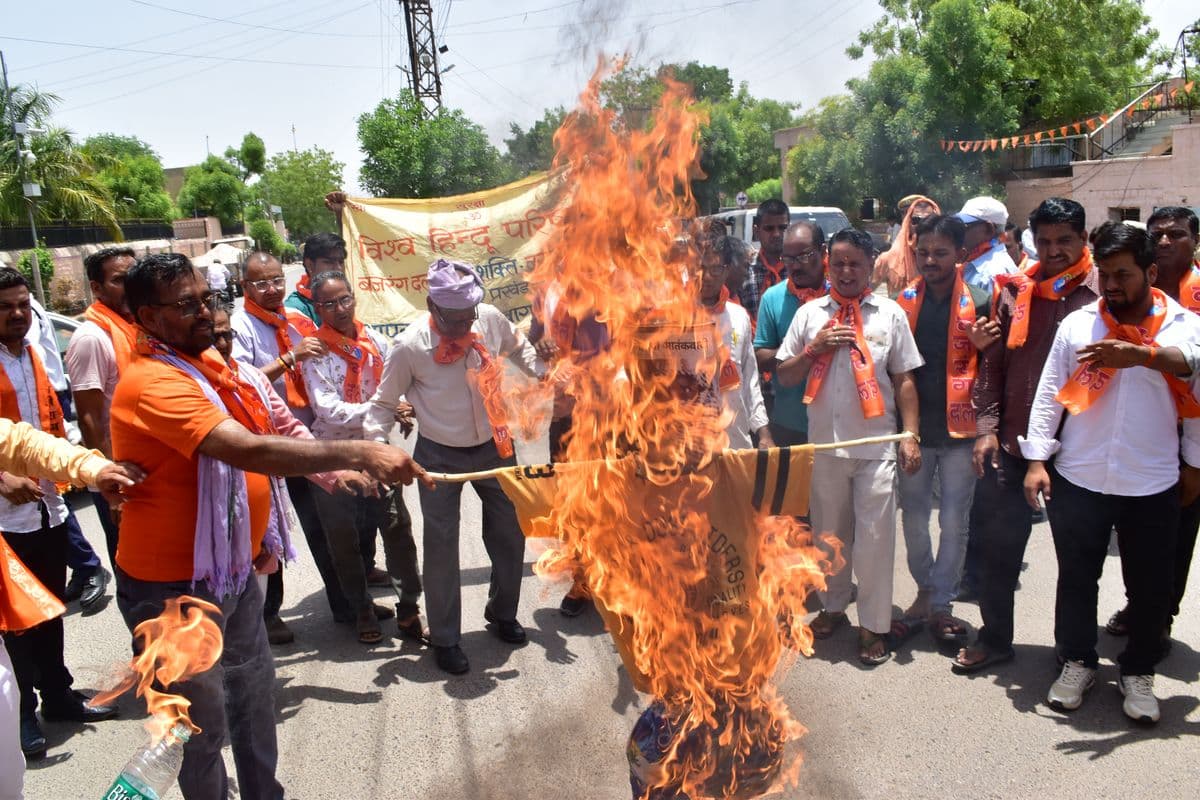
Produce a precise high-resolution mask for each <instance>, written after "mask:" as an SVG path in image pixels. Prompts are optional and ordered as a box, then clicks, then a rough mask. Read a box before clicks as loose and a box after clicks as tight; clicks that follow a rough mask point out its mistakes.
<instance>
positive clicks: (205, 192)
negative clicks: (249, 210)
mask: <svg viewBox="0 0 1200 800" xmlns="http://www.w3.org/2000/svg"><path fill="white" fill-rule="evenodd" d="M247 199H248V192H247V190H246V185H245V184H244V183H242V178H241V174H240V173H239V171H238V168H237V167H236V166H235V165H233V164H231V163H230V162H229V161H226V160H225V159H223V158H221V157H220V156H209V157H208V158H206V159H204V162H203V163H202V164H199V165H198V166H194V167H188V168H187V170H186V171H185V172H184V173H183V187H182V188H180V190H179V209H180V211H182V212H183V213H185V214H193V215H196V216H202V215H204V214H212V215H213V216H215V217H217V218H218V219H220V220H221V224H222V225H224V226H226V227H232V226H233V225H236V224H238V223H239V222H241V221H242V207H243V205H244V204H245V202H246V200H247Z"/></svg>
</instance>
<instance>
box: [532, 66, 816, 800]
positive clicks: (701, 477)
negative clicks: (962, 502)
mask: <svg viewBox="0 0 1200 800" xmlns="http://www.w3.org/2000/svg"><path fill="white" fill-rule="evenodd" d="M605 76H606V70H605V68H604V66H603V65H601V67H600V68H599V69H598V70H597V72H596V74H595V75H593V77H592V80H591V82H590V83H589V85H588V88H587V90H586V91H585V92H584V94H583V95H582V97H581V100H580V105H579V107H578V108H577V109H576V110H575V111H574V112H572V113H571V114H570V115H568V117H567V118H566V120H565V121H564V122H563V124H562V126H561V128H560V129H559V130H558V132H557V133H556V134H555V137H554V141H555V145H556V150H557V154H556V156H555V167H556V168H558V169H563V170H565V172H566V175H567V178H568V181H569V183H570V184H571V185H572V186H573V191H572V193H571V196H570V197H569V198H567V199H566V200H564V201H563V204H562V206H561V207H560V208H559V209H558V211H557V212H556V213H557V216H558V218H559V219H561V224H558V225H555V226H554V228H553V229H552V230H551V232H550V234H549V238H548V241H547V243H546V245H545V248H544V253H545V258H544V259H542V260H541V261H540V262H539V264H538V266H536V267H535V268H534V270H533V273H532V274H531V276H530V282H531V283H532V284H533V285H535V286H543V287H545V286H548V285H550V284H551V283H553V284H554V285H555V286H556V287H557V289H558V290H559V295H560V300H559V302H560V304H563V305H564V306H565V307H566V309H567V311H569V313H570V315H571V316H572V317H573V318H575V319H577V320H582V319H585V318H587V317H588V316H589V315H595V317H596V318H597V319H598V320H599V321H600V322H602V323H603V324H604V325H605V326H606V327H607V329H608V332H609V337H610V342H609V344H608V347H607V348H606V349H604V350H603V351H602V352H601V353H599V354H598V355H591V354H589V355H588V356H580V355H578V354H573V353H570V352H567V353H563V354H562V357H561V359H560V360H558V361H557V362H555V364H554V365H553V367H552V369H553V375H552V378H553V381H552V382H553V383H555V384H557V385H560V386H565V387H566V388H565V391H566V392H567V393H568V394H569V395H571V397H572V399H573V400H574V409H573V413H572V426H571V430H570V432H569V434H568V436H567V440H566V461H567V462H585V461H591V462H592V463H591V464H588V465H584V464H578V463H575V464H572V463H567V464H564V465H561V469H556V471H557V472H561V473H562V474H563V475H564V476H566V475H569V476H571V477H570V479H569V480H563V481H559V482H558V484H557V488H556V490H555V491H556V495H555V503H554V510H553V511H552V512H551V515H550V517H549V518H548V519H545V520H539V521H538V522H537V523H536V524H537V526H538V527H539V528H540V529H543V530H545V531H546V532H547V533H551V532H554V533H556V534H557V535H558V537H559V538H560V540H561V541H560V542H559V543H558V544H557V545H556V546H555V547H553V548H552V549H550V550H548V551H547V552H545V553H543V554H542V556H541V557H540V558H539V561H538V565H537V571H538V573H539V574H540V575H543V576H553V575H558V576H561V575H564V574H565V573H580V574H581V575H582V576H583V578H584V579H585V581H586V583H587V585H588V587H589V588H590V590H591V591H592V593H593V595H594V597H595V598H596V600H597V601H598V608H600V610H601V613H602V614H603V615H604V616H605V621H606V623H607V624H608V626H609V629H610V631H611V632H612V633H613V635H614V639H615V640H616V642H617V645H618V649H619V650H620V651H621V655H622V658H623V660H624V662H625V664H626V667H627V668H628V669H629V671H630V673H631V675H632V676H633V679H634V681H635V684H636V685H637V686H638V688H639V689H641V690H643V691H647V692H649V693H651V694H652V695H654V696H655V697H656V698H658V699H660V700H662V701H663V702H664V703H665V704H666V707H667V708H668V710H669V711H670V713H671V714H672V716H673V718H674V719H677V720H678V723H677V728H678V731H679V733H678V735H677V736H676V737H675V738H674V740H673V741H674V743H673V744H672V745H671V746H670V748H669V751H668V753H667V754H666V757H665V759H664V760H663V761H662V762H661V763H660V764H658V765H657V770H656V773H655V775H654V776H653V777H652V778H651V781H652V784H651V785H650V787H649V789H650V790H653V789H655V788H661V787H667V786H673V787H680V788H682V789H683V790H684V791H685V792H686V793H687V794H688V795H689V796H691V797H697V798H699V797H709V796H716V797H752V796H757V795H759V794H761V793H762V792H764V791H766V790H767V789H768V788H770V787H771V786H772V785H773V784H774V785H778V784H779V783H781V782H782V781H790V782H794V780H795V776H796V773H797V770H798V769H799V764H800V761H799V757H798V754H793V755H791V756H789V757H788V759H786V760H788V761H790V765H789V766H781V762H783V761H784V760H785V759H784V758H783V749H784V746H785V744H786V743H787V742H788V741H791V740H794V739H796V738H798V737H799V736H801V735H802V734H803V733H804V728H803V727H802V726H801V725H800V724H799V723H798V722H796V721H795V720H794V719H792V717H791V716H790V714H789V712H788V710H787V708H786V706H785V704H784V703H783V701H782V700H781V699H780V698H779V696H778V694H777V692H776V690H775V687H774V686H773V684H772V682H771V681H772V678H773V676H774V674H775V672H776V669H777V667H778V665H779V662H780V660H781V656H782V655H783V653H784V651H785V645H787V646H790V647H794V648H796V649H799V650H801V651H803V652H805V653H811V644H812V634H811V631H810V630H809V629H808V628H807V627H806V626H805V625H804V624H803V622H802V617H803V615H804V614H805V608H804V600H805V598H806V596H807V595H808V593H809V592H810V591H811V590H812V589H813V588H822V587H823V586H824V576H825V574H828V573H829V572H831V571H832V570H833V569H835V568H836V567H837V564H836V563H831V557H830V556H829V555H828V553H827V552H823V551H821V550H819V549H818V548H817V547H816V546H815V545H814V542H813V537H812V535H811V531H809V530H808V528H807V527H804V526H801V525H799V524H798V523H797V522H795V521H794V520H793V519H791V518H784V517H769V518H768V517H760V518H759V519H758V522H757V530H758V535H757V536H751V537H749V539H748V543H747V548H748V549H749V550H750V552H747V553H745V554H744V559H745V563H742V559H743V556H742V555H739V556H738V557H736V558H732V559H729V560H727V559H726V558H725V557H724V555H723V548H724V540H723V537H724V534H723V533H722V532H720V531H718V530H717V528H716V527H715V523H714V522H713V520H712V517H711V516H710V515H713V514H717V513H719V508H718V507H719V506H720V504H722V503H726V502H730V501H731V500H732V498H730V497H728V496H726V497H724V498H723V497H722V496H721V491H722V488H721V487H720V486H718V485H717V480H716V475H717V473H716V471H715V470H713V469H711V467H712V466H713V465H714V463H715V461H716V458H717V455H718V454H719V453H720V452H721V451H722V450H724V449H725V448H726V447H727V446H728V436H727V434H726V432H725V426H726V425H727V424H728V422H729V418H728V415H726V414H723V413H722V411H721V401H720V389H719V373H720V367H721V365H722V360H723V357H722V349H721V347H720V346H719V345H718V344H717V340H718V339H719V336H718V335H717V334H716V331H715V325H714V323H713V317H712V315H711V314H710V313H709V312H708V311H706V310H704V309H702V308H701V307H700V304H699V302H698V295H697V292H698V285H699V283H700V281H698V280H695V279H694V278H693V279H691V280H689V278H688V276H687V273H688V271H689V270H694V268H695V266H696V261H697V256H696V251H695V249H694V247H687V246H685V247H680V246H678V239H679V232H680V229H681V226H680V220H682V219H685V218H688V217H692V216H694V214H695V204H694V201H693V198H692V194H691V189H690V181H691V180H692V179H693V178H696V177H699V176H700V173H699V169H698V153H699V138H700V126H701V124H702V123H703V121H704V118H703V116H702V114H701V113H700V112H699V111H697V110H696V109H695V108H694V105H693V100H692V98H691V97H690V96H689V95H688V93H687V91H686V89H685V87H684V86H683V85H681V84H679V83H676V82H674V81H672V80H669V79H668V80H667V81H666V82H665V83H666V90H665V92H664V94H663V96H662V98H661V101H660V102H659V104H658V106H657V108H656V109H655V110H654V112H653V113H652V115H651V119H650V121H649V122H648V123H647V124H645V125H641V124H636V125H635V124H629V123H628V121H627V120H623V119H621V118H619V117H618V116H617V114H616V113H615V112H614V111H613V110H612V109H611V108H606V107H605V105H604V104H603V102H602V98H601V82H602V79H603V78H604V77H605ZM678 354H686V357H682V358H681V357H679V355H678ZM631 464H636V469H634V468H631V466H630V465H631ZM737 500H738V501H740V502H742V503H744V504H745V506H746V508H749V507H750V498H749V496H748V493H747V496H745V497H738V498H737ZM726 552H727V551H726ZM835 552H836V551H835ZM832 560H836V556H834V557H832ZM714 575H717V576H718V580H719V579H720V578H724V577H728V578H729V583H730V586H731V587H733V586H737V587H742V588H743V589H744V591H745V594H744V595H742V596H738V595H737V592H735V591H734V590H733V588H730V590H729V591H728V592H726V593H725V594H714V593H713V592H712V590H711V587H712V583H711V580H712V579H713V576H714ZM738 591H741V589H739V590H738ZM685 741H686V742H688V745H687V746H686V747H684V746H683V742H685ZM697 742H699V746H696V743H697ZM793 750H794V748H793ZM764 754H765V757H764Z"/></svg>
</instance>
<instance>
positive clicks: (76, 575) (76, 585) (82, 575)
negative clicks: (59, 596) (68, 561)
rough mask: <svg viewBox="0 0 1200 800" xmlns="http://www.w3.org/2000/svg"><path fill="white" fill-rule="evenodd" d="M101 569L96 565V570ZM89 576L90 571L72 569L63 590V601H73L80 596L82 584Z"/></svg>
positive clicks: (90, 575)
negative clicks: (69, 578)
mask: <svg viewBox="0 0 1200 800" xmlns="http://www.w3.org/2000/svg"><path fill="white" fill-rule="evenodd" d="M102 569H104V568H103V567H97V568H96V572H99V571H100V570H102ZM91 578H92V574H91V573H87V572H82V571H80V570H74V571H72V572H71V580H69V581H67V588H66V589H65V590H64V591H63V602H64V603H74V602H75V601H76V600H78V599H79V598H80V597H82V596H83V587H84V584H86V583H87V582H88V581H89V580H91Z"/></svg>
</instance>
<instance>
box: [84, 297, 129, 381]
mask: <svg viewBox="0 0 1200 800" xmlns="http://www.w3.org/2000/svg"><path fill="white" fill-rule="evenodd" d="M83 317H84V319H86V320H88V321H89V322H92V323H94V324H95V325H96V326H97V327H98V328H100V330H102V331H104V332H105V333H107V334H108V338H110V339H112V343H113V352H114V353H115V354H116V357H117V374H118V375H120V374H121V373H122V372H124V371H125V367H127V366H129V362H130V360H131V359H132V358H133V350H134V345H135V343H136V342H137V328H135V327H134V325H133V323H132V322H130V321H128V320H126V319H125V318H124V317H122V316H121V315H120V314H118V313H117V312H116V311H113V310H112V309H111V308H109V307H108V306H106V305H104V303H101V302H95V303H92V304H91V305H90V306H88V307H87V310H86V311H84V312H83Z"/></svg>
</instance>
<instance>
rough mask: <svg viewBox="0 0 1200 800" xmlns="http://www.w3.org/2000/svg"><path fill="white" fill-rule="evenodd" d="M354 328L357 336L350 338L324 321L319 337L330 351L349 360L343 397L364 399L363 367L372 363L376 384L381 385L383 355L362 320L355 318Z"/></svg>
mask: <svg viewBox="0 0 1200 800" xmlns="http://www.w3.org/2000/svg"><path fill="white" fill-rule="evenodd" d="M354 329H355V332H356V335H355V338H353V339H350V338H348V337H346V336H343V335H342V334H341V333H339V332H338V331H336V330H334V329H333V328H331V327H329V326H328V325H322V326H321V327H320V328H318V329H317V338H318V339H320V340H321V341H322V342H324V343H325V344H326V346H327V347H328V348H329V351H330V352H331V353H334V354H335V355H337V356H338V357H340V358H341V359H342V360H343V361H345V362H346V377H345V379H344V380H343V381H342V399H343V400H345V401H346V402H347V403H362V402H364V399H363V392H362V376H363V371H364V370H365V368H366V367H368V366H369V367H370V368H371V372H372V373H373V374H374V375H375V385H376V386H378V385H379V378H380V377H381V376H382V375H383V356H382V355H381V354H380V352H379V348H378V347H376V346H375V343H374V342H373V341H371V337H370V336H368V335H367V330H366V328H365V327H364V326H363V324H362V323H361V322H359V321H358V320H355V321H354Z"/></svg>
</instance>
